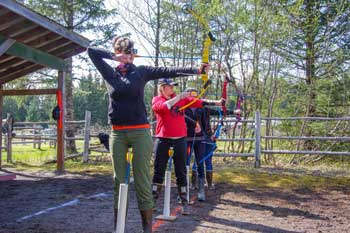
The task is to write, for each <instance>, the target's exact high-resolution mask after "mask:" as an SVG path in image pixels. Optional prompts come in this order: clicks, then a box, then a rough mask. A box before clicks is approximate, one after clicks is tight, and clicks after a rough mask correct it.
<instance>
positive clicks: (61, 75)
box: [56, 71, 66, 172]
mask: <svg viewBox="0 0 350 233" xmlns="http://www.w3.org/2000/svg"><path fill="white" fill-rule="evenodd" d="M65 76H66V74H65V72H64V71H58V86H57V87H58V90H57V94H56V97H57V104H58V106H59V108H60V116H59V119H58V121H57V171H58V172H63V171H64V112H65V111H64V110H65V98H64V96H65V89H64V85H65V84H64V83H65V78H66V77H65Z"/></svg>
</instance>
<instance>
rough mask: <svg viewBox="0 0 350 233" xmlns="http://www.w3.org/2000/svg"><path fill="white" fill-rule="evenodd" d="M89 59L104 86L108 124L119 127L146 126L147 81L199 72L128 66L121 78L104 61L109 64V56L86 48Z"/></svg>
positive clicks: (117, 72) (195, 70)
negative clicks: (145, 98)
mask: <svg viewBox="0 0 350 233" xmlns="http://www.w3.org/2000/svg"><path fill="white" fill-rule="evenodd" d="M88 55H89V57H90V59H91V60H92V62H93V63H94V65H95V66H96V68H97V69H98V71H99V72H100V73H101V75H102V77H103V79H104V81H105V83H106V87H107V91H108V95H109V110H108V119H109V123H110V124H112V125H118V126H132V125H141V124H147V123H148V120H147V112H146V107H145V103H144V87H145V85H146V83H147V82H148V81H150V80H155V79H160V78H175V77H179V76H184V75H191V74H193V75H195V74H197V72H198V69H195V68H165V67H151V66H135V65H134V64H129V65H128V68H127V72H126V74H125V75H123V74H122V73H121V72H120V71H118V70H117V69H115V68H112V67H111V66H110V65H108V64H107V63H106V62H105V61H104V60H103V59H110V60H112V55H113V54H112V53H111V52H108V51H105V50H102V49H98V48H88Z"/></svg>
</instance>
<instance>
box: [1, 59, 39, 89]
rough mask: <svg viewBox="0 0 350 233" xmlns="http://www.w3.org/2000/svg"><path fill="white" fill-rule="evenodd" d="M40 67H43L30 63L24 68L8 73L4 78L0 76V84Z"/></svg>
mask: <svg viewBox="0 0 350 233" xmlns="http://www.w3.org/2000/svg"><path fill="white" fill-rule="evenodd" d="M42 68H43V66H42V65H35V64H32V65H30V66H28V67H26V68H25V69H22V70H18V71H17V72H15V73H12V74H10V75H8V76H7V77H6V78H0V85H1V84H4V83H7V82H10V81H12V80H14V79H16V78H19V77H22V76H23V75H26V74H29V73H32V72H34V71H37V70H40V69H42ZM0 77H1V76H0Z"/></svg>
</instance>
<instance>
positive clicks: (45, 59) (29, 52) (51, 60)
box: [0, 35, 66, 70]
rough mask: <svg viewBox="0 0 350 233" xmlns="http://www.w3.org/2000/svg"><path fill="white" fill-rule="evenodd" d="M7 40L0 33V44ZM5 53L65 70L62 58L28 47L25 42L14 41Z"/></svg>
mask: <svg viewBox="0 0 350 233" xmlns="http://www.w3.org/2000/svg"><path fill="white" fill-rule="evenodd" d="M6 40H7V38H6V37H4V36H2V35H0V44H2V43H4V42H5V41H6ZM6 53H7V54H9V55H12V56H16V57H20V58H22V59H25V60H28V61H31V62H34V63H37V64H41V65H44V66H47V67H49V68H52V69H56V70H65V69H66V63H65V62H64V60H63V59H60V58H58V57H55V56H53V55H51V54H48V53H45V52H43V51H41V50H38V49H35V48H32V47H29V46H27V45H25V44H22V43H19V42H16V43H14V44H13V45H12V46H11V47H10V48H9V49H8V50H7V51H6Z"/></svg>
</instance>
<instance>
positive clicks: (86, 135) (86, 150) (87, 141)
mask: <svg viewBox="0 0 350 233" xmlns="http://www.w3.org/2000/svg"><path fill="white" fill-rule="evenodd" d="M90 122H91V112H90V111H85V126H84V151H83V162H84V163H86V162H87V161H88V159H89V144H90Z"/></svg>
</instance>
